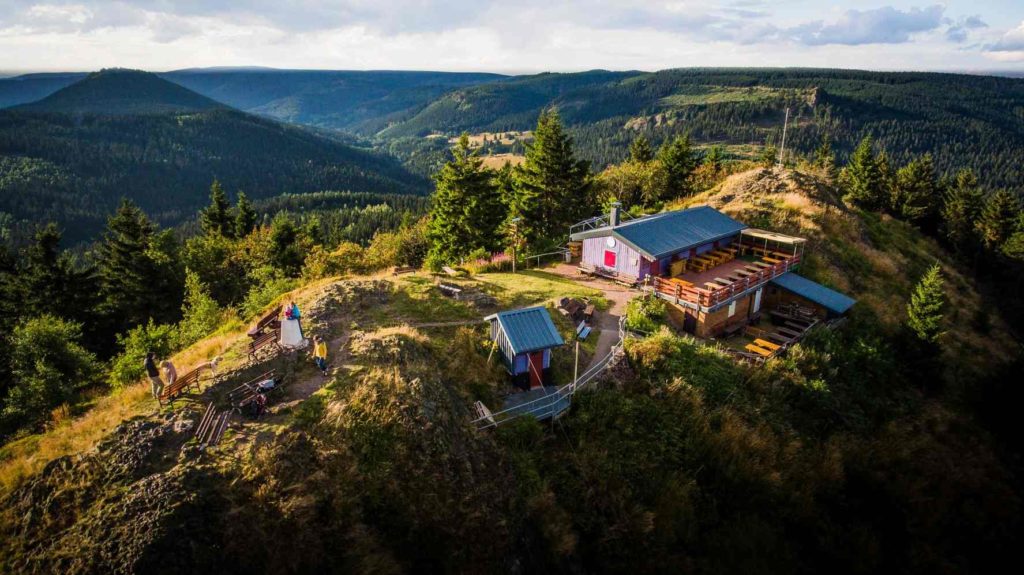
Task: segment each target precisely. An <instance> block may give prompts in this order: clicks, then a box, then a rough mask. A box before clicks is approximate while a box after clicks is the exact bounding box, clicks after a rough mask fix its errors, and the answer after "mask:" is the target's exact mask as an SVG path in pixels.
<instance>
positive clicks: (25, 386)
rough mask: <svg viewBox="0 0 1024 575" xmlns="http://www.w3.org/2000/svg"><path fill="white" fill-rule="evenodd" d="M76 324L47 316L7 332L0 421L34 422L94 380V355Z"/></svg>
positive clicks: (12, 424)
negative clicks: (8, 382) (7, 380)
mask: <svg viewBox="0 0 1024 575" xmlns="http://www.w3.org/2000/svg"><path fill="white" fill-rule="evenodd" d="M81 336H82V332H81V326H80V325H79V324H77V323H73V322H69V321H66V320H63V319H61V318H58V317H54V316H51V315H43V316H39V317H35V318H32V319H29V320H27V321H25V322H24V323H22V324H20V325H18V326H17V327H15V328H14V332H13V333H12V334H11V339H10V345H11V377H12V379H13V380H14V383H13V385H12V386H11V389H10V392H9V393H8V395H7V401H6V406H5V407H4V410H3V413H2V417H0V422H2V427H0V429H2V431H4V432H10V431H13V430H15V429H17V428H19V427H23V426H26V425H38V424H39V423H41V422H43V421H44V420H46V419H47V418H48V417H49V416H50V413H51V412H52V411H53V410H55V409H57V408H58V407H59V406H61V405H64V404H66V403H71V402H72V401H73V400H74V398H75V395H76V392H77V391H78V390H79V389H81V388H83V387H86V386H88V385H91V384H93V383H95V381H96V377H97V374H98V373H99V366H98V364H97V363H96V358H95V357H94V356H93V355H92V354H91V353H89V352H88V351H87V350H86V349H85V348H83V347H82V345H81V344H80V343H79V340H80V339H81Z"/></svg>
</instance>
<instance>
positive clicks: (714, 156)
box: [704, 146, 725, 175]
mask: <svg viewBox="0 0 1024 575" xmlns="http://www.w3.org/2000/svg"><path fill="white" fill-rule="evenodd" d="M724 162H725V153H724V152H722V147H721V146H711V149H710V150H708V155H707V156H706V157H705V158H704V163H705V164H707V165H708V167H709V168H710V169H711V173H712V174H715V175H718V173H719V172H721V171H722V167H723V163H724Z"/></svg>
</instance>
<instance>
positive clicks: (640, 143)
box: [629, 134, 654, 164]
mask: <svg viewBox="0 0 1024 575" xmlns="http://www.w3.org/2000/svg"><path fill="white" fill-rule="evenodd" d="M629 159H630V160H632V161H634V162H639V163H641V164H646V163H647V162H650V161H651V160H653V159H654V148H652V147H651V142H650V140H648V139H647V136H644V135H643V134H640V135H639V136H637V137H636V139H634V140H633V143H632V144H630V145H629Z"/></svg>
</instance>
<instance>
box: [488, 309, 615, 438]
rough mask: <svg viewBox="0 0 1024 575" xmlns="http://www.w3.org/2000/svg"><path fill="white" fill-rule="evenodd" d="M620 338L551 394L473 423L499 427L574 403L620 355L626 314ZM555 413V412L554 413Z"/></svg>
mask: <svg viewBox="0 0 1024 575" xmlns="http://www.w3.org/2000/svg"><path fill="white" fill-rule="evenodd" d="M618 331H619V334H618V335H619V340H618V341H617V342H616V343H615V344H614V345H612V348H611V350H609V352H608V355H606V356H604V357H602V358H601V359H600V360H599V361H598V362H597V363H595V364H594V365H592V366H590V368H588V369H587V370H586V371H585V372H583V373H582V374H581V375H580V376H579V377H578V378H576V380H575V381H572V382H570V383H567V384H565V385H563V386H562V387H559V388H558V389H557V390H555V392H554V393H552V394H551V395H546V396H544V397H541V398H538V399H535V400H533V401H529V402H527V403H523V404H520V405H517V406H515V407H509V408H506V409H503V410H501V411H497V412H494V413H491V414H489V415H487V416H484V417H480V418H477V419H475V420H473V425H475V426H476V428H477V429H489V428H491V427H497V426H499V425H501V424H502V423H505V422H507V421H512V420H513V419H516V418H518V417H521V416H523V415H534V414H536V413H538V412H543V411H547V410H551V409H553V408H554V407H555V406H556V405H558V404H559V403H561V402H562V401H563V400H564V401H567V402H568V403H570V404H571V403H572V396H573V394H575V393H576V392H577V391H579V390H580V389H581V388H583V387H584V386H585V385H586V384H588V383H590V382H591V381H593V380H594V379H595V378H596V377H597V376H598V374H600V373H601V372H602V371H604V370H605V369H606V368H607V367H608V366H609V365H610V364H611V363H612V362H613V361H614V360H616V359H617V358H618V357H620V355H621V352H622V348H623V347H624V345H625V342H626V316H625V315H623V316H622V317H621V318H619V330H618ZM552 415H554V414H552Z"/></svg>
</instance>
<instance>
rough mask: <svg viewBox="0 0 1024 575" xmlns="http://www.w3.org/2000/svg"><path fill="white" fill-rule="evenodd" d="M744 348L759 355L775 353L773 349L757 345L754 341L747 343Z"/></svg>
mask: <svg viewBox="0 0 1024 575" xmlns="http://www.w3.org/2000/svg"><path fill="white" fill-rule="evenodd" d="M743 349H745V350H747V351H750V352H753V353H756V354H757V355H759V356H761V357H771V356H772V354H773V353H775V352H773V351H771V350H768V349H765V348H763V347H759V346H756V345H754V344H752V343H748V344H747V345H746V347H744V348H743Z"/></svg>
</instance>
